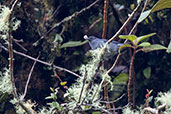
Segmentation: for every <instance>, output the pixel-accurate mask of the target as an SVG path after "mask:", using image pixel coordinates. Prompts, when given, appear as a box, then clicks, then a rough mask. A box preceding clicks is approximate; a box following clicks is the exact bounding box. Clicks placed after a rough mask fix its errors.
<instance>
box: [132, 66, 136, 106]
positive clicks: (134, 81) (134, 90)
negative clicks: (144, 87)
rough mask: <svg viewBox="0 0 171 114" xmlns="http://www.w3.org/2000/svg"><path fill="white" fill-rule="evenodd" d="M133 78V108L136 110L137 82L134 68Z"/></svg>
mask: <svg viewBox="0 0 171 114" xmlns="http://www.w3.org/2000/svg"><path fill="white" fill-rule="evenodd" d="M132 77H133V97H132V101H133V107H134V108H135V92H136V88H135V87H136V86H135V84H136V80H135V72H134V67H133V69H132Z"/></svg>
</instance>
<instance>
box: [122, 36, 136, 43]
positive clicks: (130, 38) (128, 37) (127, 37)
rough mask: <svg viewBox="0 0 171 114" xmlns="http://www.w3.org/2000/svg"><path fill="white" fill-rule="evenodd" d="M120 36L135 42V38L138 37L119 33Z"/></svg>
mask: <svg viewBox="0 0 171 114" xmlns="http://www.w3.org/2000/svg"><path fill="white" fill-rule="evenodd" d="M119 38H121V39H127V40H130V41H131V42H133V41H134V40H135V39H137V36H135V35H119Z"/></svg>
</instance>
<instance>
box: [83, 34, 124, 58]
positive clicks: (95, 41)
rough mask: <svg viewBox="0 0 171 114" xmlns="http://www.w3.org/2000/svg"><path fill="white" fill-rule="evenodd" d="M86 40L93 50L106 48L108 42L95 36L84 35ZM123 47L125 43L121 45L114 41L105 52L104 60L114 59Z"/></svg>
mask: <svg viewBox="0 0 171 114" xmlns="http://www.w3.org/2000/svg"><path fill="white" fill-rule="evenodd" d="M84 39H85V40H88V42H89V45H90V47H91V49H92V50H95V49H97V48H102V47H104V45H105V43H106V42H107V41H108V40H107V39H100V38H97V37H95V36H89V37H88V36H87V35H84ZM122 45H123V43H119V42H117V41H112V42H111V43H110V44H109V46H108V48H107V51H105V55H104V59H105V60H108V59H110V58H113V57H114V56H115V55H117V54H118V52H119V48H120V46H122Z"/></svg>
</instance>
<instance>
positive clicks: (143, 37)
mask: <svg viewBox="0 0 171 114" xmlns="http://www.w3.org/2000/svg"><path fill="white" fill-rule="evenodd" d="M155 34H156V33H151V34H147V35H144V36H140V37H138V38H137V43H139V42H141V41H142V40H144V39H146V38H149V37H151V36H153V35H155Z"/></svg>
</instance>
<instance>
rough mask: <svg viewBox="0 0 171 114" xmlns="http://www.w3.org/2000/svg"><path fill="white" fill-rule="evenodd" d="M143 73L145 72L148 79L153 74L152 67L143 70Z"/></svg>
mask: <svg viewBox="0 0 171 114" xmlns="http://www.w3.org/2000/svg"><path fill="white" fill-rule="evenodd" d="M143 74H144V76H145V77H146V78H147V79H149V78H150V76H151V67H147V68H145V69H144V70H143Z"/></svg>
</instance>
